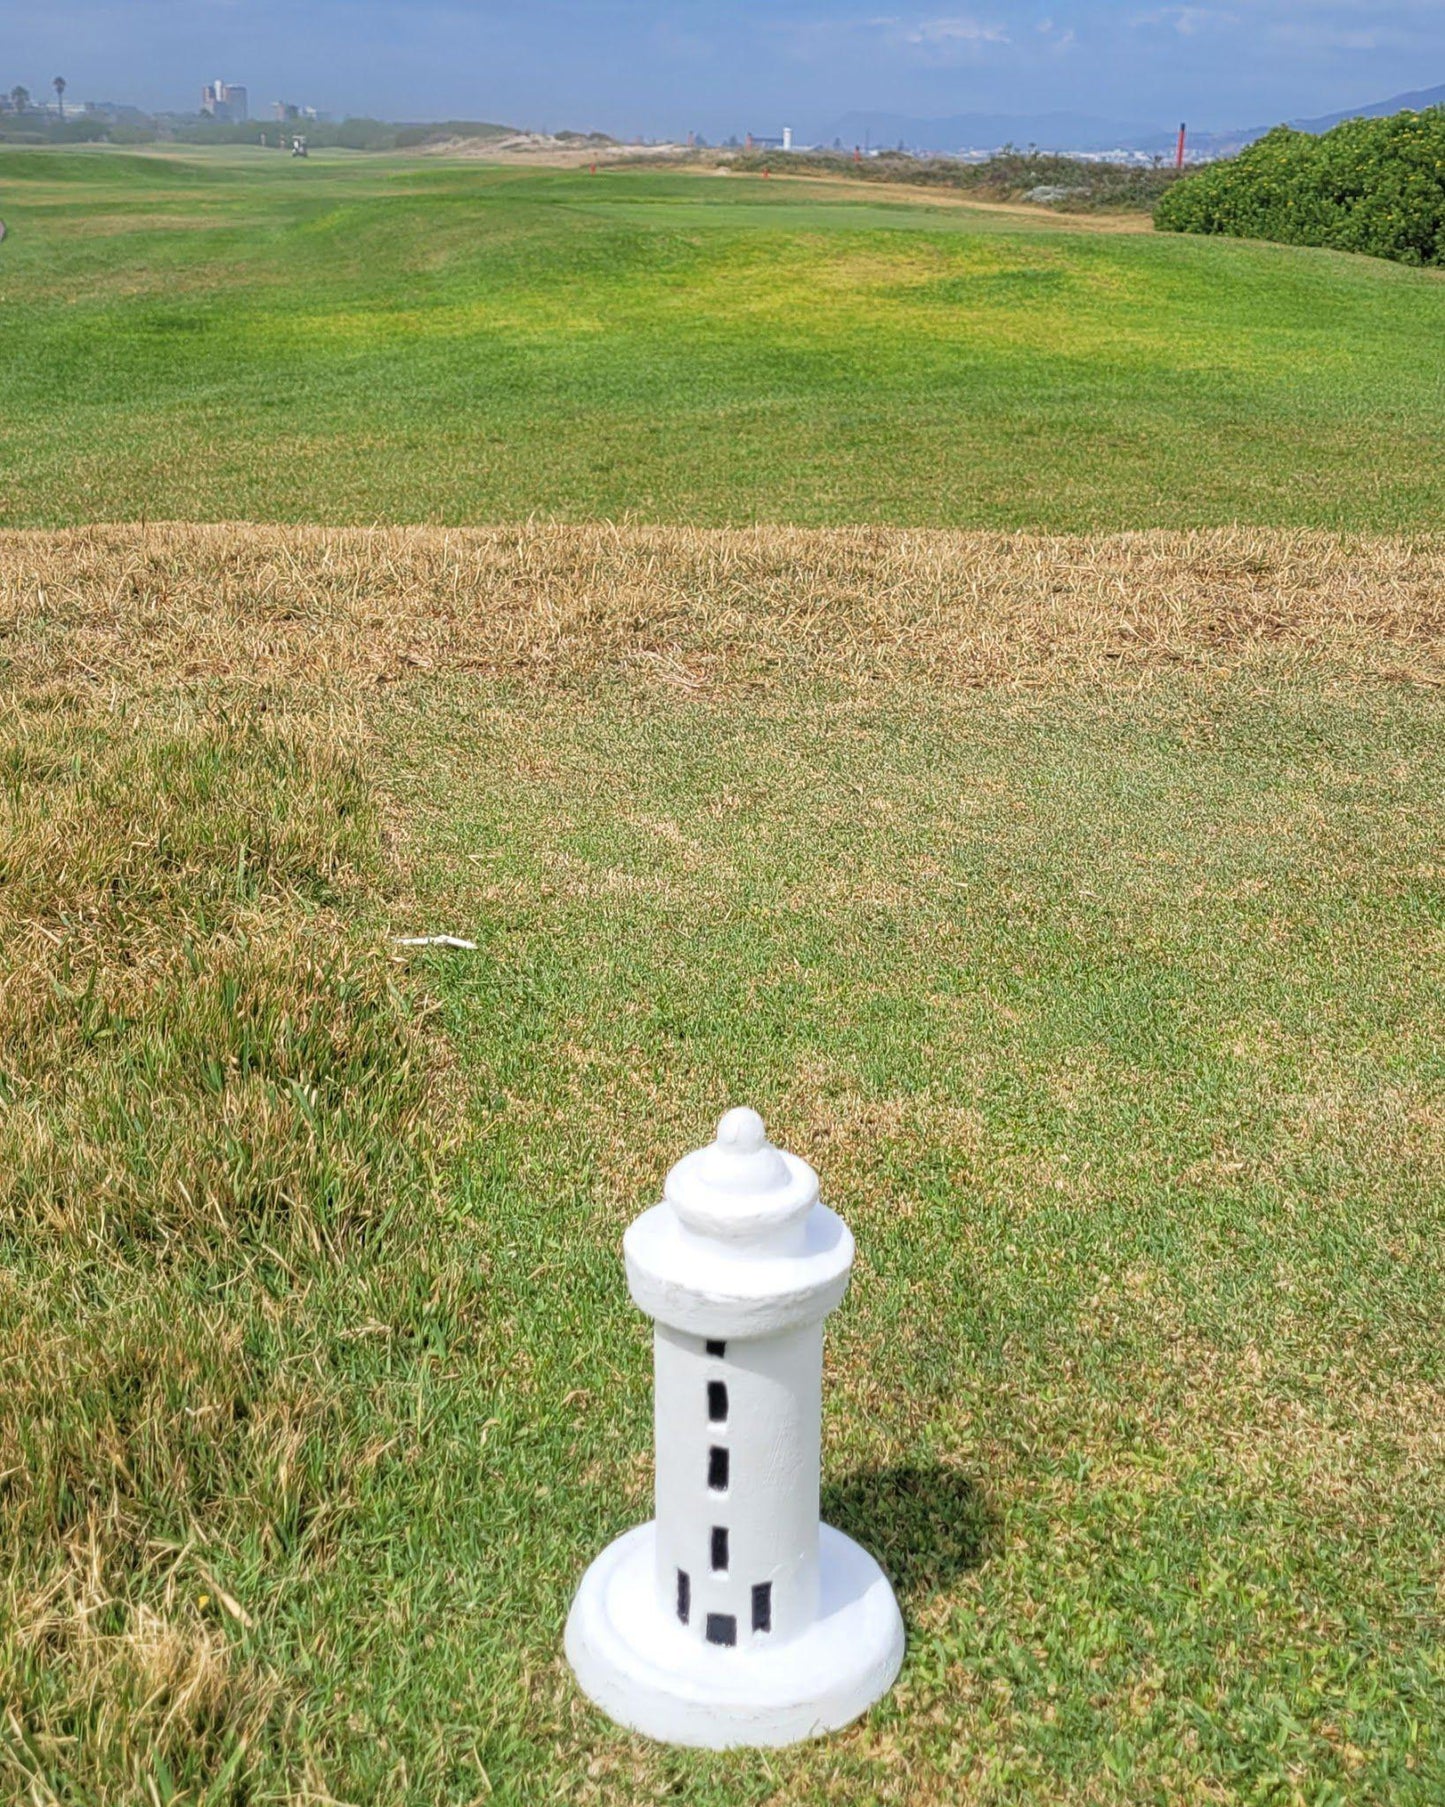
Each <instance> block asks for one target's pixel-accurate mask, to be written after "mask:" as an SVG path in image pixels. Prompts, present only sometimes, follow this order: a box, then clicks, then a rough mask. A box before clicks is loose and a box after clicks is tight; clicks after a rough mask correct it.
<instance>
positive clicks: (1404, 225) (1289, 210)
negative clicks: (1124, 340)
mask: <svg viewBox="0 0 1445 1807" xmlns="http://www.w3.org/2000/svg"><path fill="white" fill-rule="evenodd" d="M1154 223H1155V225H1156V226H1158V227H1159V228H1160V229H1161V230H1162V231H1165V232H1222V233H1228V234H1229V235H1230V236H1231V237H1234V238H1267V239H1274V240H1276V241H1278V242H1279V243H1281V244H1286V245H1320V246H1325V247H1327V248H1329V249H1331V250H1335V251H1361V252H1364V253H1366V254H1367V255H1368V256H1370V257H1388V258H1392V259H1394V261H1395V262H1397V263H1405V264H1428V265H1445V108H1440V107H1436V108H1432V109H1431V110H1430V111H1428V112H1425V113H1395V114H1392V115H1390V116H1389V117H1388V118H1385V119H1351V120H1347V121H1346V122H1345V123H1344V124H1343V125H1337V126H1335V127H1334V129H1333V130H1332V131H1328V132H1322V133H1318V134H1315V133H1311V132H1296V131H1291V130H1290V128H1289V127H1288V126H1278V127H1276V129H1275V130H1274V131H1272V132H1269V133H1267V134H1266V135H1265V136H1264V137H1263V138H1261V139H1259V140H1258V141H1257V142H1256V143H1254V144H1252V145H1250V146H1249V147H1248V148H1247V149H1246V150H1244V151H1242V152H1241V153H1240V155H1239V156H1238V157H1234V158H1230V159H1228V160H1227V161H1224V162H1220V163H1212V164H1209V165H1207V166H1206V167H1205V168H1203V169H1200V170H1197V171H1195V172H1194V173H1193V174H1191V175H1190V176H1188V177H1187V179H1186V180H1184V181H1183V182H1181V183H1179V185H1178V186H1177V187H1174V188H1171V189H1170V190H1169V191H1168V193H1167V194H1165V195H1164V196H1163V197H1162V198H1161V199H1160V201H1159V204H1158V206H1157V207H1156V208H1155V211H1154Z"/></svg>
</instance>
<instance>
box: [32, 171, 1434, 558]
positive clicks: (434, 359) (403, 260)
mask: <svg viewBox="0 0 1445 1807" xmlns="http://www.w3.org/2000/svg"><path fill="white" fill-rule="evenodd" d="M0 185H3V187H4V191H5V201H4V217H5V220H6V224H7V226H8V227H9V235H8V237H7V238H6V240H5V242H4V244H3V246H0V390H3V393H4V396H5V407H4V409H3V410H0V522H4V523H6V524H10V525H31V526H43V525H53V524H59V523H84V522H89V521H97V520H102V521H103V520H134V519H140V518H148V519H151V520H156V519H160V520H234V519H238V518H239V519H250V520H295V521H307V520H311V521H326V522H330V523H336V524H339V523H344V522H351V523H355V524H358V525H368V524H371V523H375V522H399V523H405V522H438V523H451V524H465V523H487V522H491V521H498V520H524V519H527V518H529V517H531V516H534V515H535V516H538V517H540V518H543V519H550V520H570V521H596V520H630V521H655V522H670V521H671V522H678V521H683V522H688V523H691V524H694V525H715V526H726V525H730V524H732V525H746V524H749V523H752V522H755V521H766V522H783V523H799V524H806V525H815V526H825V525H837V524H846V523H856V522H860V521H873V522H877V523H879V524H880V525H883V526H890V525H894V526H896V525H908V526H918V527H924V526H971V527H990V528H1029V529H1047V530H1051V531H1054V530H1056V531H1085V530H1102V529H1109V530H1116V529H1117V530H1127V529H1134V528H1139V527H1146V526H1172V527H1197V526H1209V525H1221V524H1227V523H1230V522H1233V521H1250V522H1265V523H1276V524H1280V525H1285V526H1300V525H1305V526H1324V527H1335V528H1346V529H1357V530H1365V529H1371V530H1381V529H1408V528H1413V527H1423V526H1428V525H1431V524H1433V523H1435V522H1437V521H1439V520H1440V519H1441V518H1445V463H1442V461H1441V459H1440V458H1439V457H1438V456H1437V455H1436V453H1437V449H1438V445H1439V442H1440V439H1441V433H1442V427H1445V402H1442V394H1441V389H1440V385H1439V384H1438V383H1437V382H1436V380H1435V375H1434V373H1435V369H1436V365H1437V362H1438V358H1437V351H1438V347H1439V345H1440V343H1441V339H1442V334H1445V288H1442V287H1441V285H1440V284H1439V283H1437V282H1436V281H1434V280H1433V277H1431V276H1430V275H1429V274H1428V273H1422V272H1411V271H1405V270H1402V269H1399V268H1396V267H1387V266H1385V265H1382V264H1379V263H1375V262H1371V261H1369V260H1366V259H1355V260H1343V259H1325V258H1317V257H1306V256H1303V255H1299V254H1295V253H1285V252H1282V251H1280V250H1279V249H1277V248H1273V247H1265V246H1258V245H1246V244H1241V243H1228V242H1225V241H1222V240H1216V241H1209V242H1206V241H1203V240H1200V239H1197V238H1191V237H1188V236H1178V235H1174V234H1164V233H1155V232H1152V231H1149V230H1147V229H1146V230H1140V231H1134V230H1130V229H1125V230H1120V229H1119V221H1117V220H1109V221H1100V220H1099V219H1096V218H1094V217H1092V216H1088V215H1077V216H1073V217H1071V218H1068V219H1062V218H1060V217H1058V216H1056V215H1054V214H1051V213H1048V212H1046V211H1044V210H1040V212H1039V214H1038V215H1037V217H1036V216H1035V215H1034V214H1033V213H1032V212H1029V213H1025V212H1023V211H1022V210H1021V211H1019V212H1010V213H1002V212H998V211H993V212H989V211H986V210H984V209H981V208H973V207H970V206H968V205H966V204H965V203H964V201H963V200H962V199H961V198H960V197H959V196H958V195H951V194H944V193H941V192H940V193H938V194H934V195H929V194H927V193H926V192H925V191H923V190H916V191H909V192H908V193H904V192H903V191H900V190H897V189H889V190H887V191H886V192H884V191H883V190H882V189H878V190H869V189H866V188H864V187H863V186H862V185H860V184H855V183H851V182H850V183H846V184H845V183H838V184H828V183H824V182H820V181H817V180H814V179H804V180H797V181H788V180H785V179H782V178H780V177H779V176H778V174H777V173H776V172H774V174H773V176H772V177H770V178H769V179H767V180H764V179H763V178H762V177H761V176H749V175H728V176H726V177H719V176H712V175H706V174H703V173H691V174H688V173H681V172H677V171H668V172H658V171H626V172H615V173H607V172H602V173H599V174H598V175H596V176H592V175H589V174H588V173H587V172H586V170H585V169H584V170H581V171H557V170H532V169H498V168H490V167H487V166H485V165H481V164H476V163H471V164H463V163H449V162H446V161H445V160H442V161H438V162H433V161H431V160H429V159H424V158H409V159H403V158H386V157H376V158H366V159H362V158H357V157H351V158H346V157H343V156H342V154H341V153H340V152H336V153H330V152H328V153H324V154H321V155H318V156H317V157H316V158H313V159H310V160H308V161H307V162H306V163H305V164H304V165H303V164H301V163H299V162H298V163H295V164H293V163H291V162H290V161H289V160H288V159H285V158H282V157H279V156H277V155H275V154H273V153H268V152H262V151H248V150H241V149H237V150H233V151H228V152H221V151H216V152H212V153H202V152H199V151H191V150H185V151H179V150H172V151H171V152H169V153H168V154H164V155H161V154H150V155H146V156H130V157H126V158H124V159H121V158H120V157H119V156H118V155H117V154H116V153H114V152H110V151H93V152H85V151H69V152H59V151H57V152H54V153H47V152H42V151H34V152H20V151H0ZM915 194H916V195H917V199H914V198H913V197H914V195H915ZM1139 224H1140V225H1141V226H1142V225H1144V222H1143V220H1142V217H1141V219H1140V221H1139ZM1126 226H1127V222H1126Z"/></svg>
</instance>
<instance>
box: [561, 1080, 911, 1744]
mask: <svg viewBox="0 0 1445 1807" xmlns="http://www.w3.org/2000/svg"><path fill="white" fill-rule="evenodd" d="M623 1249H624V1254H625V1257H626V1263H627V1277H628V1283H629V1286H630V1288H631V1291H632V1296H633V1298H634V1300H635V1301H636V1303H637V1304H638V1305H639V1306H640V1307H641V1308H642V1309H643V1310H644V1311H645V1312H647V1313H648V1314H649V1315H650V1316H651V1317H652V1318H653V1319H654V1320H655V1324H656V1330H655V1340H654V1352H655V1427H656V1517H655V1519H654V1520H653V1522H652V1523H650V1524H647V1525H642V1526H639V1527H638V1528H637V1529H636V1530H634V1531H630V1532H628V1533H627V1534H626V1535H625V1536H623V1537H621V1538H619V1539H618V1540H617V1542H616V1543H614V1544H612V1545H611V1546H610V1547H609V1548H608V1549H607V1550H605V1551H603V1553H602V1555H601V1556H599V1557H598V1559H597V1560H596V1562H594V1563H593V1565H592V1567H591V1568H590V1569H589V1570H588V1571H587V1574H586V1576H585V1577H584V1578H583V1582H582V1585H581V1587H580V1588H579V1589H578V1593H577V1597H576V1599H575V1601H574V1602H573V1607H572V1612H571V1615H570V1617H569V1619H568V1623H567V1654H568V1658H569V1660H570V1661H571V1664H572V1667H573V1669H574V1671H575V1672H576V1675H577V1678H578V1680H579V1681H580V1683H581V1684H582V1687H583V1688H584V1690H585V1691H586V1692H587V1693H588V1694H589V1695H590V1696H591V1698H592V1699H593V1700H595V1701H596V1702H597V1704H598V1705H599V1706H601V1707H602V1708H603V1709H604V1710H605V1711H607V1712H608V1713H609V1714H611V1716H612V1717H613V1718H614V1719H616V1720H618V1721H619V1722H620V1723H622V1724H624V1725H627V1726H631V1727H633V1728H634V1729H635V1730H638V1731H641V1732H645V1733H647V1734H649V1735H650V1736H652V1737H655V1738H660V1739H663V1740H666V1741H668V1742H670V1743H677V1744H692V1745H704V1746H711V1747H714V1748H721V1747H724V1746H728V1745H739V1744H753V1745H780V1744H790V1743H793V1742H795V1741H797V1740H799V1739H802V1738H807V1737H810V1736H813V1735H815V1734H817V1733H819V1732H823V1731H827V1730H830V1729H833V1728H835V1727H837V1726H841V1725H845V1724H847V1722H848V1721H849V1720H850V1719H853V1718H855V1717H856V1716H857V1714H859V1713H860V1712H862V1711H863V1710H864V1709H865V1708H866V1707H867V1706H869V1705H871V1704H872V1702H873V1701H874V1700H876V1699H877V1698H878V1697H879V1696H880V1695H881V1694H882V1693H883V1692H885V1691H886V1689H887V1688H888V1687H889V1686H890V1685H891V1683H892V1681H893V1678H894V1677H895V1675H896V1674H897V1672H898V1667H899V1664H900V1662H901V1661H902V1656H903V1626H902V1621H901V1620H900V1618H899V1615H898V1608H897V1605H896V1603H895V1601H894V1598H893V1593H892V1590H891V1589H890V1587H889V1585H888V1582H887V1579H886V1578H885V1577H884V1575H883V1573H882V1571H881V1570H880V1569H879V1568H878V1565H877V1564H876V1563H875V1562H874V1561H873V1559H872V1557H871V1556H869V1555H868V1554H867V1553H866V1552H865V1551H864V1550H862V1549H861V1548H859V1546H858V1545H857V1544H855V1543H853V1542H852V1541H851V1539H849V1538H846V1537H844V1536H843V1535H842V1534H841V1533H840V1532H838V1531H835V1530H833V1529H832V1528H831V1527H829V1526H827V1525H823V1524H820V1522H819V1512H818V1477H819V1433H820V1424H821V1406H822V1365H823V1320H824V1318H825V1317H826V1316H827V1314H828V1313H829V1312H830V1311H831V1310H832V1309H833V1308H834V1307H835V1306H836V1305H837V1304H838V1303H839V1301H840V1300H841V1299H842V1297H843V1294H844V1291H845V1290H846V1288H847V1285H848V1277H849V1273H850V1270H851V1268H852V1264H853V1239H852V1237H851V1236H850V1235H849V1233H848V1230H847V1228H846V1226H845V1225H844V1224H843V1223H842V1221H841V1220H840V1219H839V1218H838V1217H836V1216H835V1215H834V1214H833V1212H831V1211H829V1210H828V1209H827V1208H826V1207H825V1206H824V1205H822V1204H820V1203H819V1202H818V1181H817V1176H816V1174H814V1172H813V1170H812V1169H811V1168H810V1167H809V1166H808V1165H807V1164H806V1163H805V1162H803V1161H800V1160H798V1159H797V1158H796V1157H795V1156H793V1155H789V1154H786V1153H784V1152H783V1151H782V1150H780V1149H776V1148H774V1147H773V1146H772V1145H771V1144H770V1143H769V1142H768V1140H767V1137H766V1134H765V1132H764V1129H763V1124H762V1120H761V1119H760V1118H759V1117H758V1116H757V1115H756V1113H755V1112H753V1111H748V1110H737V1111H730V1112H729V1113H728V1115H727V1116H726V1117H724V1118H723V1120H722V1123H721V1124H720V1125H719V1128H718V1139H717V1141H716V1142H714V1143H713V1144H712V1145H711V1146H710V1147H708V1148H704V1149H700V1150H698V1151H697V1153H695V1154H692V1155H689V1156H687V1158H686V1159H685V1160H682V1161H679V1162H678V1164H677V1165H676V1166H675V1167H674V1168H673V1169H672V1171H671V1173H669V1175H668V1176H667V1183H666V1187H665V1189H664V1198H663V1202H662V1203H661V1204H660V1205H658V1206H656V1207H655V1208H654V1209H653V1210H651V1211H648V1212H646V1213H644V1215H643V1216H642V1217H641V1218H639V1219H638V1221H637V1222H636V1223H635V1224H633V1226H632V1228H631V1229H630V1230H629V1231H628V1233H627V1235H626V1238H625V1239H624V1243H623Z"/></svg>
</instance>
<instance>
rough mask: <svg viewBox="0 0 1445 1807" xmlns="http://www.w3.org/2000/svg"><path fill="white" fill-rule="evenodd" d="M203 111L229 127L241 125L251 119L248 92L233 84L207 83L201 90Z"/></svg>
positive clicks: (221, 82)
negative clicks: (247, 99)
mask: <svg viewBox="0 0 1445 1807" xmlns="http://www.w3.org/2000/svg"><path fill="white" fill-rule="evenodd" d="M201 111H202V112H203V113H208V114H209V115H210V116H211V118H212V119H219V120H223V121H225V122H226V124H228V125H240V124H242V123H243V122H244V121H245V120H246V119H247V118H248V117H249V114H248V113H247V110H246V90H245V89H244V88H238V87H237V86H236V85H235V84H234V83H232V82H223V81H219V80H217V81H214V82H207V83H206V84H205V86H204V87H203V88H202V89H201Z"/></svg>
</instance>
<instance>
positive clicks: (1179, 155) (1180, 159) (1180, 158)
mask: <svg viewBox="0 0 1445 1807" xmlns="http://www.w3.org/2000/svg"><path fill="white" fill-rule="evenodd" d="M1184 130H1185V128H1184V127H1183V126H1182V125H1181V126H1180V128H1179V148H1178V150H1176V151H1175V153H1174V167H1175V169H1183V167H1184Z"/></svg>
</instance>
